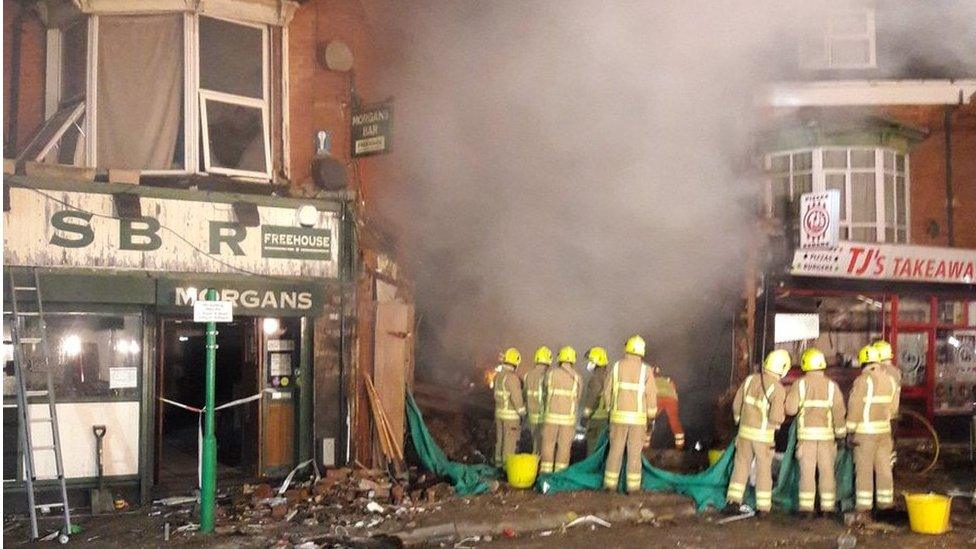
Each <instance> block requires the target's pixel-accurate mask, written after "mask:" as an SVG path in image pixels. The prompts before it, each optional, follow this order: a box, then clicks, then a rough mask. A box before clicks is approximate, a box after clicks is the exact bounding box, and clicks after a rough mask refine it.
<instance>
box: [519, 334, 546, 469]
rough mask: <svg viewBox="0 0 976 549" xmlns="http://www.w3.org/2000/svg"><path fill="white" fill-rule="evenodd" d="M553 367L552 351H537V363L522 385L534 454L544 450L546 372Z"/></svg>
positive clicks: (541, 348) (543, 348)
mask: <svg viewBox="0 0 976 549" xmlns="http://www.w3.org/2000/svg"><path fill="white" fill-rule="evenodd" d="M550 366H552V349H550V348H549V347H546V346H544V345H543V346H542V347H539V348H538V349H536V351H535V361H534V364H533V366H532V368H530V369H529V371H528V372H526V373H525V377H524V378H523V379H522V384H523V386H524V387H525V408H526V410H528V415H527V416H526V419H527V422H528V424H529V434H530V435H532V453H533V454H538V453H539V452H540V450H541V448H542V438H541V437H542V427H541V425H542V414H543V412H545V393H544V392H543V391H544V389H545V383H546V371H547V370H548V369H549V367H550Z"/></svg>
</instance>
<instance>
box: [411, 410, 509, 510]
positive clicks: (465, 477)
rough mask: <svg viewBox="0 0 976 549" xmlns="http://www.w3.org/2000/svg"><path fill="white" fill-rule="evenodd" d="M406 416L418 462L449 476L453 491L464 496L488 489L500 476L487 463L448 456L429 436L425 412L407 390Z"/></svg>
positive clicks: (443, 475) (435, 471)
mask: <svg viewBox="0 0 976 549" xmlns="http://www.w3.org/2000/svg"><path fill="white" fill-rule="evenodd" d="M407 420H408V422H409V423H410V439H411V440H412V441H413V446H414V449H416V450H417V455H418V456H419V457H420V461H421V463H422V464H423V466H424V467H426V468H427V469H428V470H429V471H431V472H433V473H434V474H435V475H439V476H442V477H447V478H449V479H450V480H451V485H452V486H453V487H454V492H455V493H456V494H458V495H461V496H467V495H471V494H480V493H482V492H487V491H488V489H489V487H490V481H492V480H495V479H497V478H499V476H500V472H499V471H498V469H496V468H495V467H492V466H490V465H467V464H464V463H458V462H456V461H451V460H449V459H447V456H445V455H444V451H443V450H441V449H440V447H439V446H437V443H436V442H434V439H433V437H431V436H430V431H428V430H427V424H426V423H424V416H423V415H422V414H421V413H420V408H418V407H417V403H416V402H414V400H413V395H411V394H410V393H409V392H408V393H407Z"/></svg>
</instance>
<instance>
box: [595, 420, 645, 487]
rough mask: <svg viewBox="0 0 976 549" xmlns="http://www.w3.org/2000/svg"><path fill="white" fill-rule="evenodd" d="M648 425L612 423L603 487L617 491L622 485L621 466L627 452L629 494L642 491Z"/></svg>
mask: <svg viewBox="0 0 976 549" xmlns="http://www.w3.org/2000/svg"><path fill="white" fill-rule="evenodd" d="M646 433H647V425H629V424H626V423H613V422H611V423H610V450H609V451H608V452H607V464H606V469H605V470H604V472H603V487H604V488H606V489H607V490H616V489H617V486H619V484H620V466H621V462H622V461H623V457H624V450H626V451H627V477H626V486H627V492H628V493H633V492H637V491H640V489H641V478H642V477H641V455H642V454H641V451H642V450H643V449H644V436H645V435H646Z"/></svg>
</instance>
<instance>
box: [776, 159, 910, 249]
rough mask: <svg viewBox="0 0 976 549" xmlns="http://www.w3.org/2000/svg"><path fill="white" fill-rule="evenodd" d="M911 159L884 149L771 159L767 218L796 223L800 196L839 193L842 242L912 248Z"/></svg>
mask: <svg viewBox="0 0 976 549" xmlns="http://www.w3.org/2000/svg"><path fill="white" fill-rule="evenodd" d="M907 164H908V157H907V155H905V154H902V153H901V152H899V151H896V150H894V149H889V148H884V147H814V148H810V149H801V150H792V151H782V152H775V153H771V154H769V155H767V157H766V171H767V181H768V183H767V191H766V214H767V215H768V216H770V217H774V218H777V219H780V220H784V221H794V219H793V218H794V217H795V216H796V215H797V207H798V204H799V200H800V196H801V195H802V194H803V193H807V192H811V191H814V192H819V191H823V190H829V189H836V190H838V191H839V192H840V238H841V239H842V240H849V241H854V242H894V243H907V242H908V238H909V234H908V226H909V223H908V207H909V203H908V192H909V187H908V170H907Z"/></svg>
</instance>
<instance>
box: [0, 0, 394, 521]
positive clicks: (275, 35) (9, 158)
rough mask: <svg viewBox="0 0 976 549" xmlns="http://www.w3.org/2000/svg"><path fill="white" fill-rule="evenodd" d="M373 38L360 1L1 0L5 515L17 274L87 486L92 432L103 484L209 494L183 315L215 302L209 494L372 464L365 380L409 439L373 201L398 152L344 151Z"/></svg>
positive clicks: (70, 473) (69, 469) (11, 487)
mask: <svg viewBox="0 0 976 549" xmlns="http://www.w3.org/2000/svg"><path fill="white" fill-rule="evenodd" d="M368 33H369V25H368V21H367V19H366V15H365V14H364V13H362V12H361V11H360V9H359V7H358V5H357V4H355V3H350V4H349V5H342V6H334V5H332V4H331V3H327V2H323V1H309V2H302V3H299V2H291V1H287V0H281V1H279V0H201V1H193V2H185V1H182V0H178V1H162V2H135V1H131V2H129V1H122V2H118V1H99V0H85V1H74V2H71V1H67V0H65V1H59V0H51V1H39V2H33V3H31V2H12V1H5V2H4V67H5V71H6V72H5V74H4V82H5V86H6V89H5V93H4V99H5V101H4V109H5V117H4V120H5V126H4V153H5V154H4V156H5V159H6V160H5V165H4V168H5V170H4V171H5V173H4V269H3V275H4V322H3V324H4V340H5V343H4V353H5V360H6V361H7V366H8V367H7V368H5V370H4V444H3V447H4V454H5V459H4V490H5V492H6V493H7V494H8V495H10V496H12V497H8V498H7V501H8V502H11V504H14V502H13V500H19V499H20V498H19V497H16V496H14V494H19V493H20V491H21V490H22V482H21V481H22V478H23V472H22V470H21V466H20V465H19V463H20V460H19V459H18V458H17V455H18V453H17V452H18V450H19V442H18V437H17V432H18V431H17V428H18V419H17V417H18V415H17V413H16V412H17V410H16V406H15V404H14V403H15V399H14V398H13V397H14V393H15V390H16V388H15V383H14V380H13V375H12V367H11V364H10V361H12V360H13V358H12V355H13V348H12V345H11V344H10V339H11V334H10V324H11V321H12V317H11V315H10V313H11V312H12V311H11V309H10V306H9V303H10V297H11V295H10V294H11V291H12V289H11V282H13V284H14V285H17V284H20V282H18V281H19V280H23V279H32V277H33V276H34V273H35V272H36V273H37V276H38V279H39V281H40V285H39V288H40V294H41V296H42V302H43V307H44V312H45V315H44V317H45V320H46V324H47V330H46V338H47V340H48V342H49V344H50V347H51V359H52V367H53V371H54V380H55V393H56V396H57V400H58V416H59V422H60V429H59V433H60V438H61V447H62V453H63V454H64V456H65V465H66V471H65V473H66V476H67V478H68V484H69V487H70V488H76V489H80V490H78V493H79V494H80V493H81V492H83V490H84V489H87V488H90V487H93V486H95V485H96V483H97V479H96V475H97V466H96V440H95V436H94V435H93V431H92V428H93V426H95V425H104V426H105V428H106V435H105V438H104V451H103V463H102V465H103V471H104V476H105V481H106V482H107V484H108V485H109V486H111V487H113V489H117V490H120V491H123V492H124V493H129V494H131V495H130V496H129V497H138V498H140V499H142V500H143V501H145V500H146V499H147V498H149V497H150V495H151V494H152V493H153V490H154V488H155V487H165V488H187V487H191V486H195V484H196V481H197V465H198V464H197V456H198V430H199V417H200V414H199V409H200V408H201V407H202V404H203V398H204V397H203V394H204V393H203V391H204V389H203V375H204V374H203V371H204V370H203V357H204V329H203V325H202V324H197V323H194V322H193V321H192V305H193V303H194V302H195V301H197V300H199V299H202V298H203V296H204V294H205V292H206V290H207V289H209V288H213V289H216V290H217V291H218V295H219V298H220V299H221V300H224V301H230V302H231V303H233V305H234V307H233V311H234V319H233V322H230V323H224V324H220V325H219V328H218V330H219V334H218V342H217V343H218V346H219V348H218V352H217V388H216V391H217V392H216V397H217V403H218V406H221V405H224V406H223V407H221V408H219V409H218V411H217V413H216V422H217V439H218V441H219V444H218V446H219V448H218V463H219V466H218V480H220V479H224V480H231V479H234V478H250V477H257V476H266V477H275V476H281V475H283V474H286V473H287V472H288V471H289V470H291V469H292V468H293V467H294V466H295V465H296V464H298V463H301V462H304V461H305V460H309V459H313V460H315V461H316V462H317V463H318V464H319V465H320V466H331V465H340V464H345V463H351V462H354V461H358V462H359V463H362V464H364V465H370V464H372V463H373V462H374V459H376V458H377V456H378V454H377V451H378V450H375V449H374V435H373V427H372V416H371V414H370V408H369V404H368V403H367V402H366V399H367V396H366V392H365V389H364V387H363V376H368V377H370V378H372V379H373V381H374V384H375V387H376V391H377V394H378V395H379V396H380V398H381V405H382V406H383V407H384V409H385V410H386V412H387V414H388V415H389V417H390V422H391V425H392V427H393V429H394V430H395V431H397V430H398V431H399V432H400V433H402V431H403V389H404V386H405V385H407V384H409V383H410V380H411V379H412V371H413V366H412V353H413V349H412V345H413V343H412V331H413V306H412V304H411V297H410V289H409V285H408V284H406V283H405V282H404V281H403V280H402V275H401V274H400V273H399V270H398V268H397V263H396V261H395V259H394V257H393V255H392V246H391V245H390V244H388V242H389V239H388V238H386V237H384V236H383V233H382V232H381V230H380V229H379V228H378V227H376V226H375V224H372V223H370V222H368V221H367V219H369V217H370V216H369V209H368V208H369V207H368V204H367V203H366V201H365V197H366V196H369V188H370V186H371V185H378V184H381V182H380V181H379V180H380V179H381V178H382V175H381V174H382V170H383V169H385V166H388V165H389V163H390V162H391V160H390V159H389V156H390V155H378V156H371V157H369V158H356V157H354V155H353V150H352V147H351V146H350V143H349V140H350V124H351V118H352V115H353V110H354V109H355V108H356V107H357V106H358V105H359V103H360V98H359V95H357V93H358V94H362V95H363V96H364V97H367V98H370V99H372V98H373V95H374V94H375V95H376V96H377V99H385V97H386V96H379V94H380V93H381V92H380V91H379V90H377V89H376V87H375V86H374V85H373V83H372V80H371V74H372V72H373V70H372V69H373V67H374V66H375V62H373V60H374V59H375V53H374V52H373V51H372V50H371V44H370V41H369V36H368ZM330 45H333V47H331V48H328V49H329V50H330V55H329V56H328V61H327V60H326V55H325V50H326V49H327V46H330ZM336 50H338V51H339V53H340V56H339V58H338V59H339V62H338V63H339V64H338V65H337V64H336V63H337V62H336V54H335V53H334V52H335V51H336ZM353 59H355V62H356V67H355V68H356V71H355V74H356V76H355V78H357V79H358V81H356V82H355V84H354V82H353V78H354V77H353V73H352V71H350V70H349V69H350V68H351V65H350V64H351V63H352V60H353ZM343 63H345V65H350V66H343ZM357 89H358V92H356V91H354V90H357ZM330 142H331V147H330V146H329V145H330ZM323 166H324V167H323ZM18 297H21V299H24V297H23V296H18ZM26 328H27V331H29V330H30V329H35V328H36V326H32V325H30V324H29V323H28V325H27V326H26ZM27 381H28V384H29V385H30V386H31V387H39V385H40V384H43V383H42V382H43V375H42V374H40V372H35V373H33V374H30V375H29V376H28V379H27ZM30 406H32V407H33V406H38V407H42V406H43V404H41V400H37V403H36V404H30ZM31 428H32V429H33V431H32V432H34V434H35V438H38V440H43V438H44V437H45V436H47V437H49V436H50V433H49V430H48V431H47V433H43V432H42V431H44V430H45V429H46V428H45V427H42V426H40V425H36V426H34V425H32V426H31ZM52 468H53V460H51V461H49V462H48V461H44V460H43V459H42V458H39V461H38V469H39V470H38V474H39V475H42V476H47V475H48V474H49V473H51V471H52V470H53V469H52Z"/></svg>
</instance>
